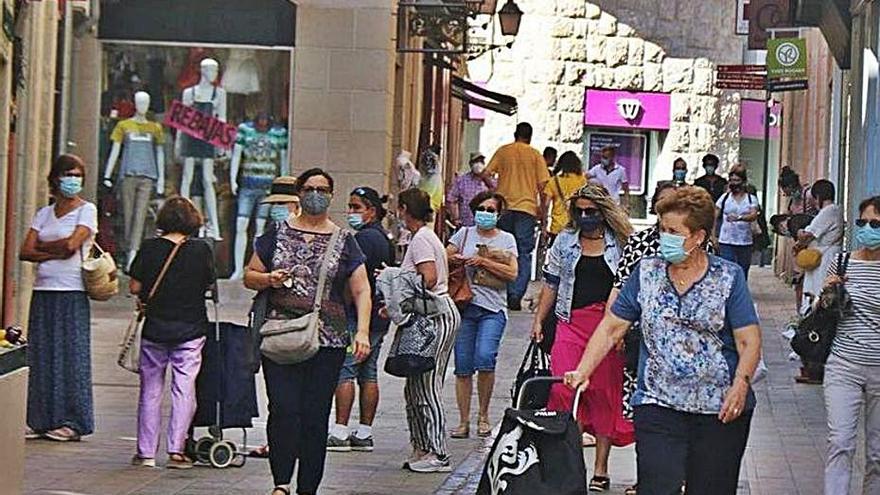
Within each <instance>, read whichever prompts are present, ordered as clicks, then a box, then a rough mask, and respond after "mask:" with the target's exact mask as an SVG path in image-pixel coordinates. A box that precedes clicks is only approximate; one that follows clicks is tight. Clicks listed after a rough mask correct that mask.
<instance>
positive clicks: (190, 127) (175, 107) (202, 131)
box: [165, 100, 238, 150]
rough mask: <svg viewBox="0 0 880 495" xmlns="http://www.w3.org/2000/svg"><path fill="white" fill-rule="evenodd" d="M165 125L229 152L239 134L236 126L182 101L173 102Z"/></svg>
mask: <svg viewBox="0 0 880 495" xmlns="http://www.w3.org/2000/svg"><path fill="white" fill-rule="evenodd" d="M165 125H167V126H168V127H171V128H172V129H177V130H178V131H180V132H182V133H184V134H186V135H187V136H190V137H192V138H195V139H199V140H201V141H205V142H208V143H211V144H212V145H214V146H215V147H217V148H221V149H227V150H228V149H232V146H233V145H234V144H235V137H236V134H237V133H238V128H237V127H235V126H234V125H232V124H229V123H227V122H223V121H222V120H220V119H218V118H217V117H215V116H213V115H208V114H205V113H202V112H200V111H198V110H196V109H195V108H193V107H190V106H187V105H184V104H183V103H182V102H181V101H180V100H174V101H173V102H171V109H170V110H168V112H166V114H165Z"/></svg>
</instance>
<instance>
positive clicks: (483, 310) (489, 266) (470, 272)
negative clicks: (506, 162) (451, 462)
mask: <svg viewBox="0 0 880 495" xmlns="http://www.w3.org/2000/svg"><path fill="white" fill-rule="evenodd" d="M469 206H470V209H471V212H473V214H474V222H475V224H476V226H475V227H465V228H463V229H460V230H459V231H458V232H456V233H455V235H453V236H452V238H451V239H450V240H449V245H447V246H446V254H447V255H448V256H449V260H450V264H456V263H458V264H464V265H466V266H467V269H466V273H467V278H468V282H469V283H470V286H471V290H472V291H473V293H474V298H473V300H472V301H471V302H470V303H468V304H467V305H466V306H465V307H463V308H462V309H461V328H460V329H459V331H458V336H457V337H456V338H455V397H456V399H457V402H458V414H459V418H460V421H459V426H458V428H457V429H455V430H454V431H453V432H452V438H468V436H470V413H471V395H472V393H473V385H474V384H473V376H474V372H476V373H477V397H478V398H479V413H478V416H477V434H478V435H479V436H480V437H487V436H489V434H490V433H491V432H492V424H491V423H490V422H489V402H490V401H491V400H492V389H493V388H494V387H495V360H496V358H497V357H498V347H499V346H500V345H501V337H502V335H504V328H505V327H506V326H507V295H506V290H507V288H506V285H505V284H506V283H507V282H511V281H513V280H514V279H516V274H517V266H518V265H517V260H516V257H517V251H516V238H514V237H513V234H510V233H508V232H504V231H502V230H501V229H499V228H498V227H497V224H498V217H499V216H500V215H501V214H502V213H503V212H504V206H505V201H504V196H502V195H500V194H498V193H493V192H488V191H486V192H481V193H479V194H477V195H476V196H474V198H473V199H472V200H471V203H470V205H469ZM483 246H485V247H483ZM490 250H491V251H493V252H494V253H495V255H493V256H490V255H489V254H490V253H489V251H490ZM459 266H460V265H459ZM478 272H482V274H488V275H491V276H492V280H493V283H494V282H497V283H496V284H495V285H491V286H490V285H485V283H484V284H481V283H480V282H481V281H482V279H483V278H482V277H478V276H476V275H477V274H478Z"/></svg>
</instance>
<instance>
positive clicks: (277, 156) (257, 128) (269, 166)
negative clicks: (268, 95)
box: [229, 113, 290, 280]
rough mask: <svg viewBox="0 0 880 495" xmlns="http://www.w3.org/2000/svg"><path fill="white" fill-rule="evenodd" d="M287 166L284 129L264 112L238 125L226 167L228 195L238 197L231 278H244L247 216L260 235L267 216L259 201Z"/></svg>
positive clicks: (266, 206) (266, 207)
mask: <svg viewBox="0 0 880 495" xmlns="http://www.w3.org/2000/svg"><path fill="white" fill-rule="evenodd" d="M289 169H290V167H289V165H288V163H287V129H285V128H283V127H280V126H278V127H276V126H273V125H272V119H271V118H270V117H269V115H268V114H265V113H263V114H260V115H258V116H257V118H256V119H255V120H254V122H245V123H243V124H241V125H239V126H238V136H237V138H236V140H235V147H234V148H233V151H232V164H231V166H230V169H229V184H230V185H231V186H232V194H233V196H237V197H238V201H237V203H238V208H237V210H238V214H237V218H236V223H235V271H234V272H233V274H232V277H230V278H231V279H233V280H240V279H241V278H242V277H244V256H245V251H246V250H247V241H248V227H249V226H250V221H251V218H252V217H254V216H256V229H255V230H254V232H255V235H260V234H262V233H263V229H264V228H265V226H266V219H267V218H268V217H269V205H268V204H266V203H262V201H263V200H264V199H265V198H266V196H268V195H269V191H270V189H271V188H272V181H274V180H275V178H277V177H278V176H279V175H284V176H286V175H288V171H289ZM239 171H241V174H240V175H239ZM239 186H240V187H239ZM255 214H256V215H255Z"/></svg>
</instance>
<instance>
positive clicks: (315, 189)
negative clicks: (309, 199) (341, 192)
mask: <svg viewBox="0 0 880 495" xmlns="http://www.w3.org/2000/svg"><path fill="white" fill-rule="evenodd" d="M302 192H303V194H306V193H312V192H319V193H322V194H330V193H332V192H333V189H330V188H329V187H324V186H317V187H315V186H305V187H303V188H302Z"/></svg>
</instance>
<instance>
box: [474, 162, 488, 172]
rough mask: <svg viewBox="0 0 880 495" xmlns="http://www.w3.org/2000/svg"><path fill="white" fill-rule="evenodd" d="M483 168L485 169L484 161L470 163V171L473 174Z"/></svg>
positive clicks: (481, 170)
mask: <svg viewBox="0 0 880 495" xmlns="http://www.w3.org/2000/svg"><path fill="white" fill-rule="evenodd" d="M483 170H486V164H485V163H484V162H474V163H472V164H471V171H472V172H473V173H475V174H481V173H483Z"/></svg>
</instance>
